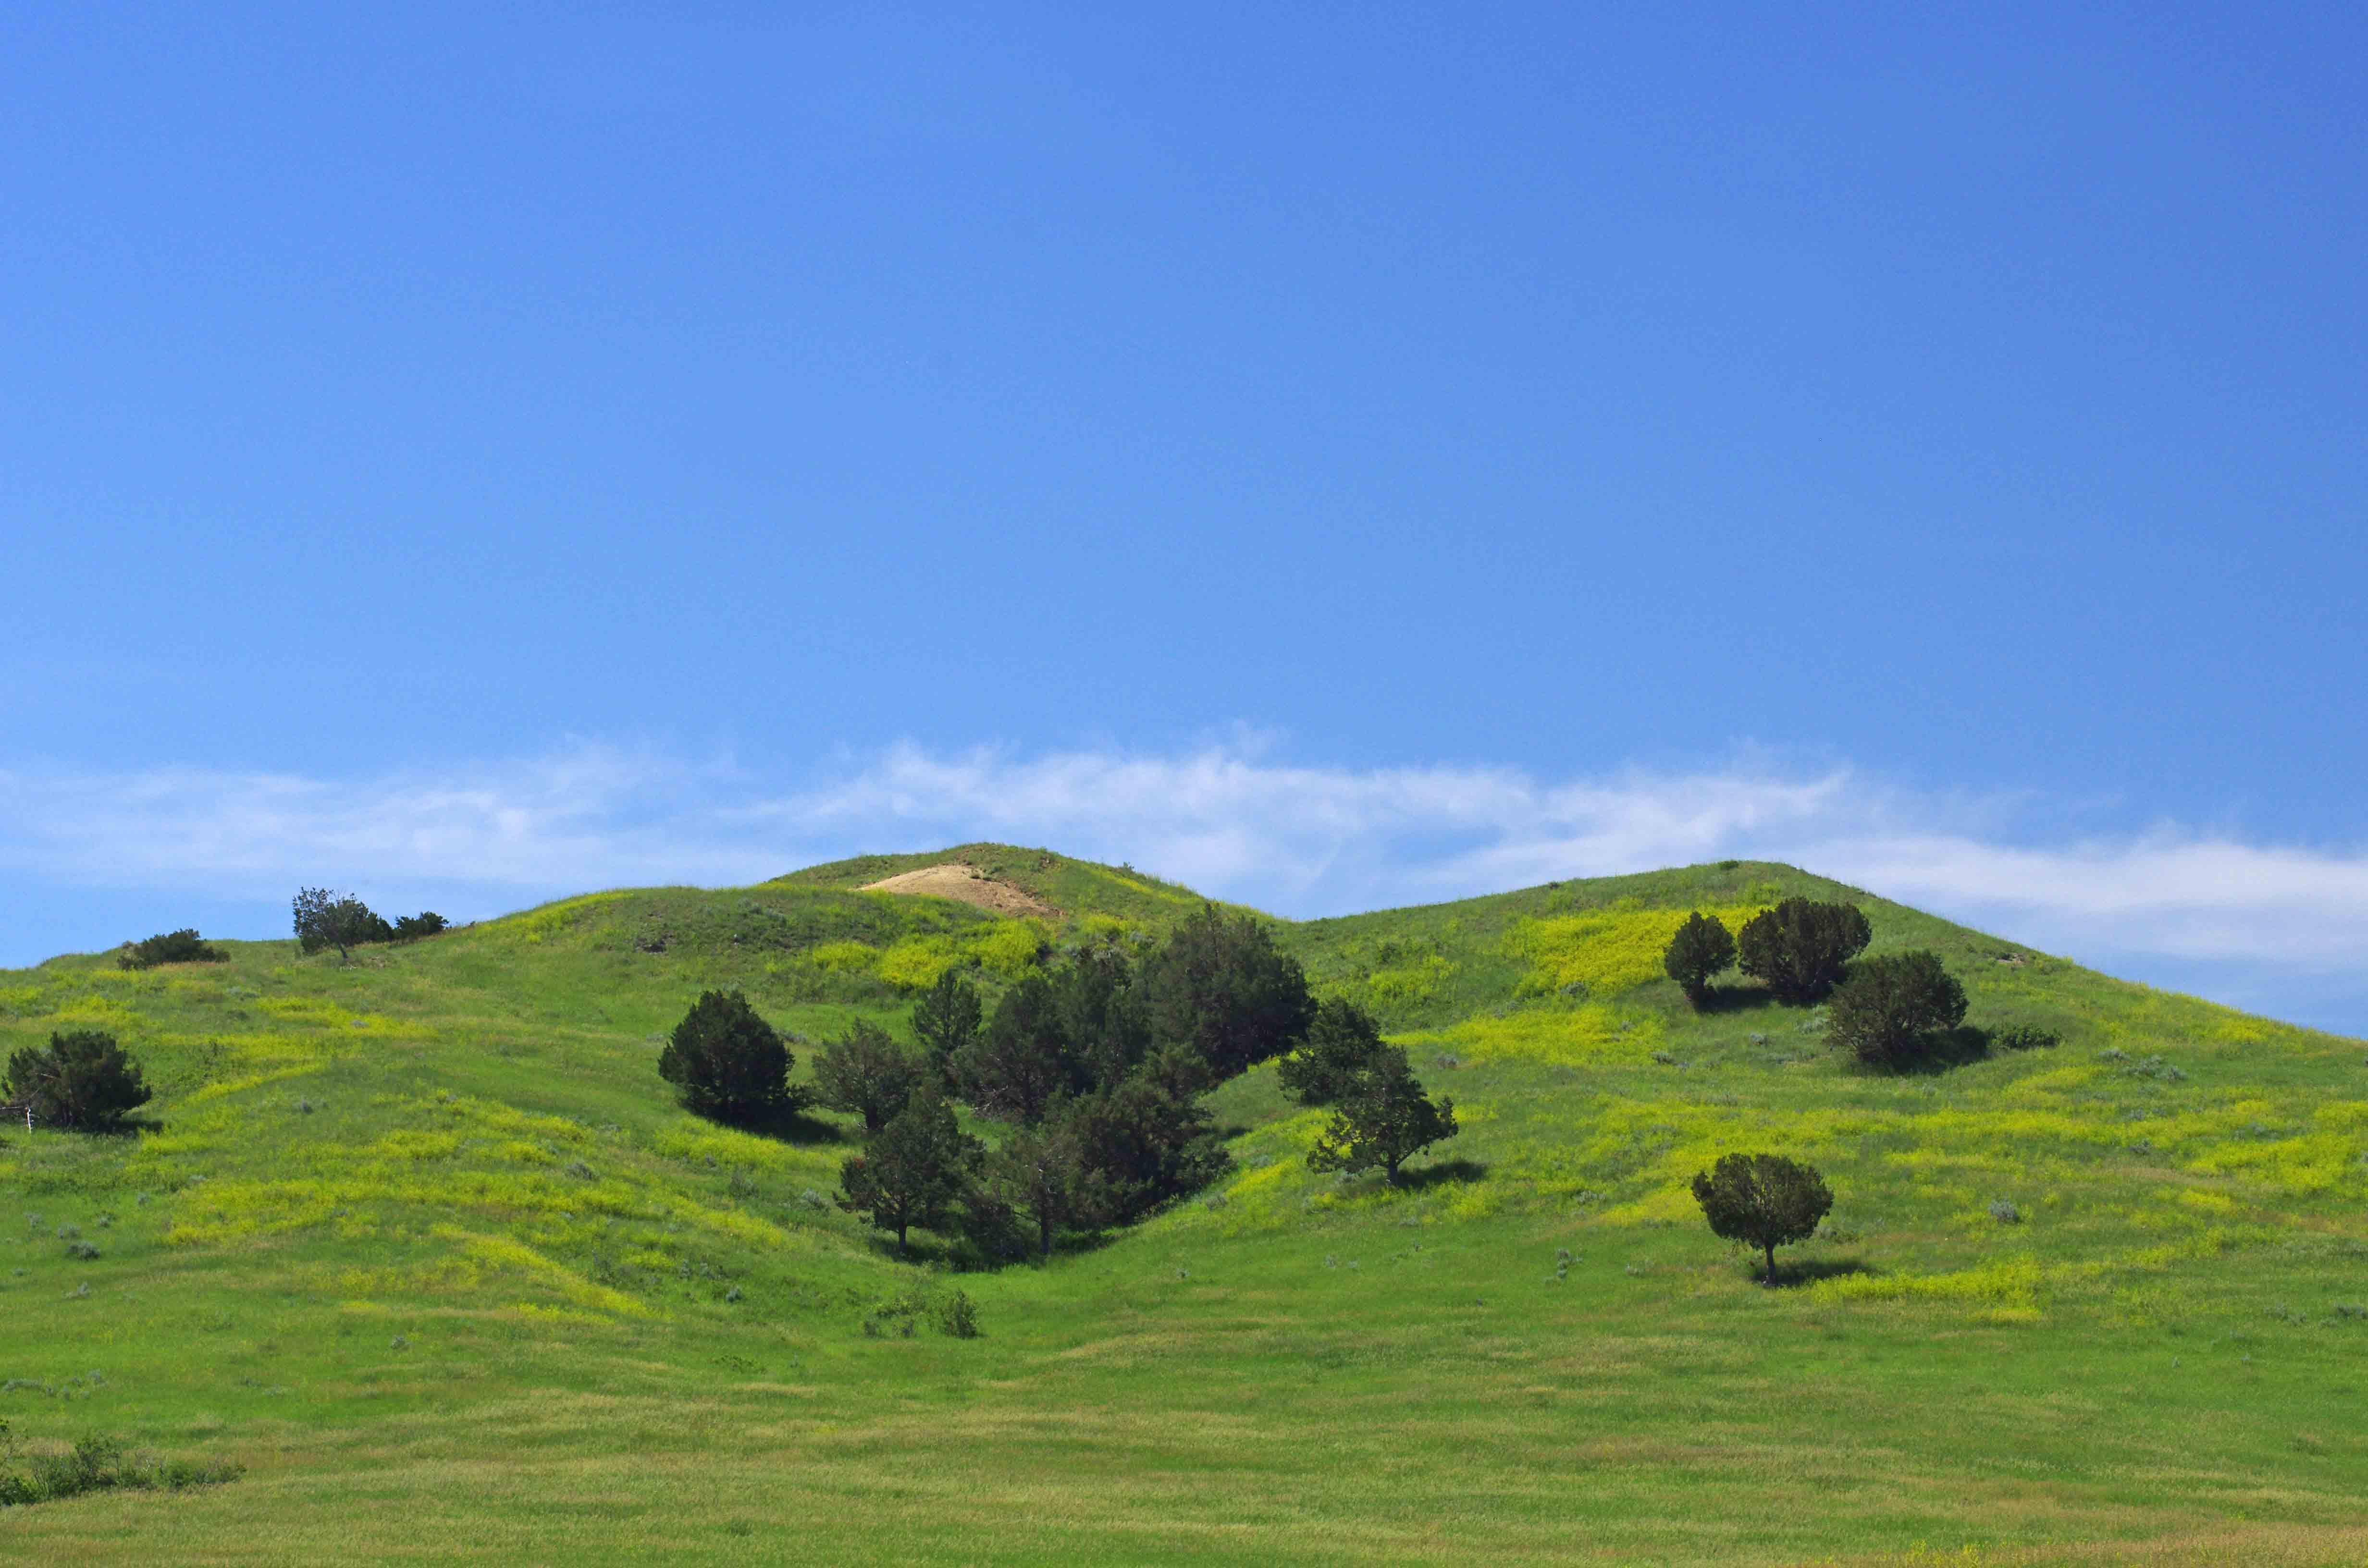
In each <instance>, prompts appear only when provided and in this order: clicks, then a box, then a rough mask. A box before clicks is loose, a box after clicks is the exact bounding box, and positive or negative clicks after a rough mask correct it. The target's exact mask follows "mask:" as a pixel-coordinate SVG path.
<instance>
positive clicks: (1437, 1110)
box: [1307, 1046, 1462, 1182]
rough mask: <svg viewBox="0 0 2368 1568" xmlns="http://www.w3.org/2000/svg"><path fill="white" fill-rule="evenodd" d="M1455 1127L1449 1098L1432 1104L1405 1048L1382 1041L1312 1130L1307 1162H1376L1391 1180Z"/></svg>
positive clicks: (1311, 1165)
mask: <svg viewBox="0 0 2368 1568" xmlns="http://www.w3.org/2000/svg"><path fill="white" fill-rule="evenodd" d="M1458 1131H1462V1130H1461V1129H1460V1128H1458V1127H1457V1126H1456V1124H1455V1102H1454V1101H1453V1100H1452V1099H1450V1100H1441V1101H1440V1102H1439V1103H1438V1104H1436V1105H1434V1104H1432V1103H1431V1100H1430V1096H1428V1095H1426V1094H1424V1093H1423V1092H1422V1085H1421V1083H1420V1082H1419V1081H1418V1080H1417V1078H1416V1077H1415V1075H1414V1068H1413V1066H1412V1064H1410V1063H1409V1062H1407V1061H1406V1051H1404V1050H1403V1049H1401V1048H1399V1047H1396V1046H1385V1047H1383V1051H1382V1054H1381V1055H1380V1057H1379V1058H1378V1059H1377V1060H1376V1061H1375V1062H1374V1064H1373V1065H1372V1067H1371V1068H1369V1069H1367V1070H1366V1071H1365V1072H1364V1073H1362V1074H1359V1075H1358V1077H1357V1079H1356V1081H1355V1082H1354V1083H1352V1084H1351V1085H1349V1089H1348V1092H1347V1093H1346V1094H1344V1095H1343V1096H1341V1099H1340V1108H1338V1110H1336V1111H1334V1112H1333V1113H1332V1120H1331V1122H1330V1123H1329V1124H1328V1125H1326V1128H1325V1129H1324V1131H1322V1132H1320V1133H1318V1134H1317V1135H1316V1139H1315V1147H1314V1148H1312V1149H1310V1150H1309V1151H1308V1154H1307V1168H1308V1169H1309V1170H1311V1171H1318V1172H1322V1171H1369V1170H1372V1168H1373V1167H1374V1166H1375V1165H1379V1166H1381V1167H1382V1169H1383V1173H1384V1174H1386V1175H1387V1176H1388V1177H1389V1179H1390V1180H1391V1181H1393V1182H1395V1181H1396V1180H1397V1179H1398V1166H1399V1165H1401V1164H1403V1163H1404V1162H1405V1161H1406V1160H1407V1159H1409V1158H1411V1157H1412V1156H1414V1155H1416V1154H1418V1153H1422V1151H1424V1150H1425V1149H1428V1148H1429V1147H1430V1145H1432V1144H1433V1143H1436V1142H1440V1141H1441V1140H1442V1139H1448V1138H1452V1137H1454V1136H1455V1134H1456V1133H1457V1132H1458Z"/></svg>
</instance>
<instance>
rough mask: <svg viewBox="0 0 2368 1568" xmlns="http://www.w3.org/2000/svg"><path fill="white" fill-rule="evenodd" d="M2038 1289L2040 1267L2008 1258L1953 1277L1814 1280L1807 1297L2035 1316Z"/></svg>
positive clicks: (1872, 1276) (1852, 1276) (2022, 1259)
mask: <svg viewBox="0 0 2368 1568" xmlns="http://www.w3.org/2000/svg"><path fill="white" fill-rule="evenodd" d="M2039 1285H2040V1273H2039V1265H2038V1264H2037V1263H2035V1262H2033V1261H2032V1259H2030V1258H2027V1257H2012V1258H2001V1259H1999V1260H1998V1262H1996V1263H1987V1264H1984V1265H1982V1266H1981V1267H1978V1268H1967V1269H1963V1270H1960V1271H1959V1272H1957V1273H1953V1274H1845V1275H1843V1276H1841V1277H1840V1278H1834V1279H1820V1280H1818V1281H1817V1282H1816V1284H1814V1285H1812V1286H1810V1287H1809V1294H1810V1296H1811V1298H1812V1299H1814V1300H1816V1301H1965V1302H1971V1303H1974V1304H1976V1305H1981V1306H1987V1307H1991V1308H2006V1309H2009V1310H2019V1311H2021V1312H2032V1313H2034V1314H2035V1313H2036V1311H2037V1308H2038V1305H2039ZM2008 1321H2011V1320H2008Z"/></svg>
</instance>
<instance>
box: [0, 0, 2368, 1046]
mask: <svg viewBox="0 0 2368 1568" xmlns="http://www.w3.org/2000/svg"><path fill="white" fill-rule="evenodd" d="M1668 9H1674V8H1645V7H1635V8H1633V9H1628V10H1623V11H1617V12H1606V13H1601V14H1595V13H1591V12H1590V11H1589V10H1588V9H1587V8H1581V7H1566V6H1557V7H1539V8H1525V7H1518V6H1503V7H1493V8H1485V9H1483V8H1474V7H1469V6H1452V7H1450V6H1440V7H1432V8H1414V7H1394V6H1338V7H1280V6H1255V7H1247V6H1246V7H1238V8H1225V7H1213V6H1196V7H1178V8H1176V9H1174V10H1172V11H1169V12H1165V13H1163V12H1158V11H1154V10H1149V9H1144V8H1139V7H1137V8H1117V9H1116V10H1113V9H1112V8H1109V7H1099V8H1082V7H1081V8H1077V9H1075V10H1064V9H1057V8H1034V7H1026V6H992V7H960V8H956V7H948V8H943V9H930V8H911V9H904V10H897V9H892V8H888V7H880V6H860V7H849V8H846V9H840V10H833V9H826V8H768V7H754V6H751V7H730V6H672V7H656V6H652V7H633V6H609V7H600V8H593V9H589V10H576V9H574V8H571V9H566V10H563V9H561V8H548V9H539V8H535V7H519V8H509V9H505V10H504V11H503V12H502V13H501V14H500V15H499V16H498V17H492V16H488V15H487V14H485V8H483V7H465V8H461V7H455V8H450V9H439V8H437V7H433V6H404V7H400V8H388V9H382V10H370V9H365V8H362V7H335V8H321V7H290V8H286V9H277V10H261V9H247V8H242V7H236V6H208V7H203V8H195V7H192V8H186V9H176V8H174V7H168V6H142V7H137V8H132V7H124V8H119V9H109V8H105V7H97V6H93V7H19V8H16V9H13V10H10V11H8V12H6V14H5V15H0V298H4V299H5V300H6V310H5V314H0V333H5V336H0V342H5V345H6V351H5V353H0V580H5V582H6V585H7V586H8V592H7V595H6V606H7V612H8V619H7V627H8V635H7V636H6V639H5V640H0V712H5V714H6V723H5V726H0V962H28V961H33V960H38V959H39V958H40V957H43V956H45V955H47V954H49V953H51V952H55V951H60V950H69V949H90V948H95V947H101V946H106V945H109V944H112V943H113V942H115V941H118V940H120V939H122V938H123V937H130V936H138V935H145V934H146V933H147V932H149V931H151V930H154V929H161V928H164V927H166V926H177V925H181V924H185V923H190V922H195V923H198V924H199V925H201V926H204V928H205V929H207V930H208V931H210V932H219V933H220V934H223V935H256V936H261V935H276V934H279V931H280V930H281V929H282V928H283V927H284V925H285V905H286V898H287V894H288V893H289V892H292V891H293V889H294V887H295V885H296V884H297V883H299V882H300V881H301V882H330V883H334V884H336V885H340V886H347V887H351V888H354V889H355V890H357V891H359V892H362V893H363V895H364V896H365V897H368V898H370V900H371V901H372V902H373V903H380V904H382V905H387V906H393V907H411V906H415V905H421V904H428V903H432V904H433V905H434V906H435V907H438V908H439V909H442V910H444V911H445V912H446V913H449V914H454V915H460V916H463V917H466V916H470V915H484V914H491V913H495V912H497V911H499V910H502V909H507V908H511V907H515V906H517V905H518V904H521V903H528V902H531V901H533V900H535V899H538V898H541V897H543V896H548V895H550V894H553V893H558V892H569V891H575V890H579V889H581V888H583V887H586V886H589V885H595V884H607V883H614V882H618V881H674V880H680V881H740V880H749V879H753V878H756V877H759V876H763V875H767V874H770V873H772V872H774V871H778V870H780V869H788V868H790V867H791V866H794V865H798V864H802V863H804V862H807V861H810V860H814V859H817V858H825V857H828V856H832V855H837V854H841V853H847V852H850V851H854V850H860V849H868V848H911V847H925V846H928V845H930V844H932V843H935V842H939V841H950V840H953V839H959V838H964V837H970V836H975V835H981V834H988V833H992V834H994V835H998V836H1007V837H1017V838H1020V839H1023V840H1028V841H1031V842H1048V843H1052V844H1054V845H1056V846H1061V847H1064V848H1069V849H1073V850H1075V851H1076V852H1078V853H1086V854H1095V855H1100V856H1106V857H1108V858H1114V859H1128V860H1132V861H1133V862H1134V863H1136V864H1138V865H1143V866H1146V867H1149V868H1152V869H1159V870H1162V871H1165V872H1167V873H1168V874H1171V875H1175V876H1178V877H1181V878H1184V879H1186V880H1190V881H1194V882H1195V883H1197V884H1198V885H1201V886H1203V887H1205V888H1208V889H1209V890H1210V891H1212V892H1225V893H1228V894H1232V895H1234V896H1239V897H1245V898H1249V899H1253V900H1255V901H1258V902H1260V903H1264V904H1266V905H1267V906H1269V907H1271V908H1274V909H1276V910H1278V911H1280V912H1282V913H1287V914H1293V915H1313V914H1324V913H1333V912H1337V911H1339V910H1342V909H1347V908H1352V907H1358V906H1360V905H1363V904H1367V903H1404V902H1409V901H1413V900H1417V899H1422V898H1429V897H1445V896H1452V895H1454V894H1457V893H1462V892H1477V891H1486V890H1487V889H1490V888H1495V887H1500V886H1508V885H1518V884H1520V883H1522V882H1527V881H1539V880H1543V879H1545V878H1548V877H1553V876H1560V875H1570V874H1577V873H1582V872H1589V871H1600V870H1613V869H1633V868H1634V867H1636V866H1641V865H1651V864H1659V863H1665V862H1667V861H1670V860H1688V859H1700V858H1710V857H1713V856H1722V855H1727V854H1736V853H1752V854H1770V855H1781V856H1783V857H1784V858H1793V859H1798V860H1801V861H1802V862H1803V863H1804V864H1808V865H1811V866H1813V867H1815V868H1816V869H1823V870H1829V871H1832V872H1834V873H1836V874H1840V875H1846V876H1849V877H1850V878H1851V879H1852V880H1855V881H1861V882H1862V883H1863V884H1864V885H1868V886H1870V887H1873V888H1874V889H1875V890H1876V891H1879V892H1885V893H1889V894H1893V895H1895V896H1900V897H1905V898H1909V899H1911V900H1913V901H1915V902H1918V903H1924V904H1926V905H1928V906H1930V907H1933V908H1936V909H1940V910H1942V911H1944V912H1946V913H1950V914H1952V915H1960V916H1963V917H1965V918H1969V919H1974V920H1976V921H1978V922H1979V923H1982V924H1984V925H1986V926H1987V927H1989V928H1991V929H1995V930H1998V931H2000V932H2001V933H2003V934H2005V935H2008V936H2009V937H2014V938H2016V939H2019V940H2023V941H2028V942H2032V943H2034V944H2038V945H2043V946H2049V947H2052V948H2053V949H2055V950H2059V951H2064V952H2068V953H2072V954H2074V955H2076V956H2078V957H2081V958H2084V959H2087V960H2090V961H2095V962H2098V963H2100V964H2103V965H2105V966H2106V967H2109V968H2112V969H2115V970H2116V971H2119V972H2123V973H2128V974H2132V975H2134V976H2137V977H2141V978H2145V979H2148V980H2153V981H2157V982H2160V983H2168V984H2173V985H2177V986H2180V987H2181V988H2183V989H2189V990H2194V991H2198V992H2202V993H2203V994H2210V995H2214V996H2219V997H2223V998H2225V999H2228V1000H2232V1001H2236V1002H2238V1003H2240V1004H2242V1005H2245V1006H2252V1007H2257V1008H2260V1009H2263V1010H2267V1011H2270V1012H2271V1013H2274V1014H2277V1015H2279V1016H2283V1017H2294V1018H2300V1019H2305V1020H2308V1021H2314V1022H2319V1023H2324V1024H2328V1025H2330V1026H2333V1027H2337V1028H2344V1029H2346V1030H2348V1031H2351V1032H2368V858H2363V854H2362V849H2363V842H2368V833H2363V825H2362V805H2361V793H2360V788H2359V781H2360V779H2361V778H2362V776H2363V770H2364V769H2363V765H2368V736H2363V732H2362V726H2361V725H2360V723H2359V722H2358V718H2357V712H2358V707H2359V704H2358V699H2357V695H2356V694H2357V691H2358V687H2359V685H2360V677H2361V674H2362V652H2363V651H2362V616H2361V613H2360V609H2359V605H2360V603H2361V600H2362V592H2363V589H2368V570H2363V559H2362V556H2363V550H2362V538H2363V532H2368V530H2363V521H2368V505H2363V503H2368V429H2363V426H2368V378H2363V377H2362V375H2361V373H2360V367H2361V366H2362V364H2363V363H2368V293H2363V288H2362V278H2368V124H2364V123H2363V115H2362V107H2363V105H2362V91H2361V88H2360V86H2359V84H2358V80H2357V66H2358V62H2360V61H2361V60H2362V59H2363V58H2368V16H2363V14H2362V12H2361V11H2360V10H2359V9H2358V8H2357V7H2338V6H2325V7H2312V6H2290V7H2279V8H2276V9H2275V11H2274V12H2273V13H2272V14H2268V15H2264V14H2261V13H2260V10H2259V8H2239V7H2234V6H2230V7H2226V8H2221V9H2204V8H2178V9H2173V10H2166V9H2165V8H2161V7H2155V8H2146V9H2139V8H2131V9H2128V10H2126V11H2123V12H2118V13H2117V12H2114V11H2112V10H2110V9H2108V8H2105V7H2061V6H2044V7H2042V6H2032V7H2024V8H2019V9H2018V8H2010V7H1990V8H1985V9H1983V10H1982V11H1981V12H1980V13H1979V14H1978V15H1973V14H1968V15H1964V16H1950V15H1944V14H1941V8H1938V7H1880V8H1879V7H1871V6H1869V7H1823V8H1813V7H1793V8H1781V9H1780V8H1774V7H1768V8H1741V7H1736V8H1725V9H1718V10H1712V9H1701V10H1697V11H1693V12H1691V13H1690V14H1687V15H1682V16H1676V15H1656V14H1654V13H1655V12H1656V11H1658V10H1668Z"/></svg>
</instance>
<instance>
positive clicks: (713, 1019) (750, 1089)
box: [658, 991, 805, 1123]
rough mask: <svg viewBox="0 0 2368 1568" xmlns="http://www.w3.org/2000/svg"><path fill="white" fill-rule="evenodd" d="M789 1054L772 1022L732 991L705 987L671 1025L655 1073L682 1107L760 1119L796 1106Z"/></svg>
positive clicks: (720, 1116) (719, 1116) (800, 1100)
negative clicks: (673, 1090) (676, 1095)
mask: <svg viewBox="0 0 2368 1568" xmlns="http://www.w3.org/2000/svg"><path fill="white" fill-rule="evenodd" d="M793 1060H794V1058H792V1057H791V1055H790V1048H789V1047H788V1046H786V1045H783V1044H782V1043H781V1037H780V1035H779V1034H777V1033H775V1032H774V1029H773V1026H772V1025H770V1024H768V1023H767V1022H766V1021H765V1020H764V1019H762V1018H760V1017H757V1009H756V1008H754V1007H751V1006H748V998H747V997H746V996H744V995H742V994H740V993H739V992H737V991H707V992H702V993H700V998H699V1000H698V1001H696V1002H694V1003H692V1004H691V1006H690V1011H689V1012H688V1013H686V1014H684V1015H683V1019H682V1022H680V1023H678V1024H677V1025H675V1027H674V1033H673V1034H672V1035H671V1036H670V1037H668V1039H667V1040H666V1050H665V1051H662V1052H660V1053H659V1056H658V1076H659V1077H661V1078H664V1079H665V1080H666V1082H667V1083H669V1084H672V1085H674V1086H675V1087H676V1088H677V1090H679V1091H680V1092H681V1095H682V1103H683V1108H684V1109H686V1110H689V1111H690V1112H692V1113H694V1114H695V1115H699V1116H704V1117H707V1118H709V1119H712V1120H716V1121H731V1122H742V1123H747V1122H761V1121H766V1120H768V1119H772V1118H774V1117H777V1116H784V1115H787V1114H788V1113H790V1112H791V1111H794V1110H797V1109H798V1108H800V1107H802V1106H803V1104H804V1103H805V1095H804V1094H803V1091H800V1090H795V1089H792V1088H791V1087H790V1083H789V1078H790V1066H791V1062H792V1061H793Z"/></svg>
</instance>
